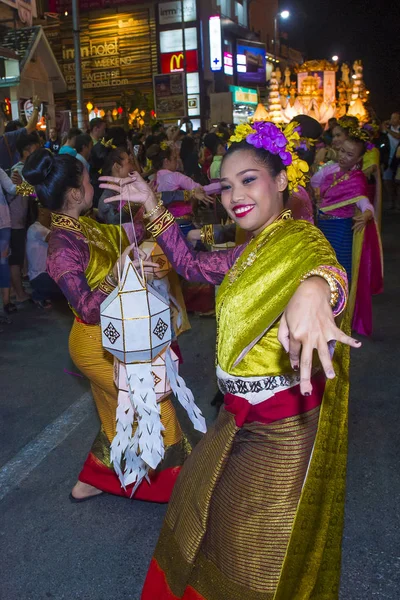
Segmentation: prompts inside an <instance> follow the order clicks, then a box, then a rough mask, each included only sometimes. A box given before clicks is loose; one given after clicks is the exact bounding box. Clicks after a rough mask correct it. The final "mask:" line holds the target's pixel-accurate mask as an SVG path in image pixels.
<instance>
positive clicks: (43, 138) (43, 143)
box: [37, 130, 47, 148]
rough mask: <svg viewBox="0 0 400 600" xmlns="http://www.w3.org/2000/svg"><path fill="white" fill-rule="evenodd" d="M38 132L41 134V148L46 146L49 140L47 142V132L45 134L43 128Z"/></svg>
mask: <svg viewBox="0 0 400 600" xmlns="http://www.w3.org/2000/svg"><path fill="white" fill-rule="evenodd" d="M37 134H38V136H39V144H40V147H41V148H44V147H45V144H46V143H47V142H46V134H45V132H44V131H42V130H39V131H38V132H37Z"/></svg>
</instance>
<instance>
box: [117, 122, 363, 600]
mask: <svg viewBox="0 0 400 600" xmlns="http://www.w3.org/2000/svg"><path fill="white" fill-rule="evenodd" d="M291 133H292V134H293V131H292V130H291ZM240 134H242V137H244V138H246V139H245V140H243V141H240ZM292 137H293V136H291V137H289V133H288V137H286V136H285V135H284V134H283V133H282V131H281V130H280V129H279V128H278V127H276V126H275V125H274V124H272V123H263V124H257V123H255V124H254V125H253V129H250V131H249V130H248V129H245V130H243V128H242V130H239V131H238V132H237V134H236V135H235V141H234V143H232V145H231V147H230V149H229V150H228V152H227V155H226V157H225V158H224V161H223V164H222V174H221V175H222V179H221V183H222V202H223V204H224V207H225V209H226V210H227V212H228V214H229V216H230V217H231V218H232V219H233V220H234V221H235V222H236V223H239V224H240V226H241V227H242V228H243V229H244V230H246V231H249V232H251V233H252V236H253V237H252V239H251V241H250V242H249V243H247V244H245V245H242V246H238V247H236V248H233V249H231V250H226V251H221V252H215V253H213V252H211V253H203V252H199V253H196V252H194V251H193V249H191V248H189V246H188V245H187V244H186V242H185V240H184V239H183V237H182V236H181V235H180V233H179V229H178V227H177V225H176V224H175V223H174V220H173V218H172V216H171V215H170V213H168V211H166V209H165V208H164V207H162V206H161V205H160V206H159V209H158V211H157V202H156V199H155V198H154V197H153V196H152V193H151V191H150V190H148V189H147V188H146V185H145V184H144V182H143V181H142V180H140V177H139V176H137V175H135V176H134V177H133V178H132V179H131V180H130V181H129V180H124V181H120V182H118V181H110V180H108V181H109V183H108V184H107V186H108V187H110V189H116V190H118V189H119V190H120V197H122V198H124V199H127V200H129V201H131V202H139V203H143V204H144V205H145V208H146V210H147V211H150V210H151V211H152V220H151V222H150V223H149V225H148V229H149V231H150V232H151V233H152V234H153V235H154V236H156V237H157V242H158V243H159V245H160V246H161V247H162V248H163V250H164V252H165V253H166V254H167V256H168V257H169V259H170V261H171V262H172V263H173V265H174V267H175V269H176V270H177V271H178V272H179V273H180V274H181V275H183V276H184V277H187V278H190V279H192V280H195V281H207V282H210V283H214V284H218V283H222V285H221V287H220V290H219V293H218V297H217V322H218V339H217V378H218V383H219V387H220V389H221V390H222V391H223V393H224V406H223V407H222V408H221V411H220V413H219V416H218V419H217V421H216V422H215V423H214V425H213V426H212V427H211V428H210V429H209V431H208V433H207V434H206V435H205V436H204V438H203V439H202V441H201V442H200V443H199V444H198V445H197V446H196V448H195V449H194V451H193V453H192V454H191V456H190V457H189V458H188V460H187V461H186V463H185V465H184V467H183V469H182V471H181V474H180V476H179V478H178V481H177V483H176V485H175V488H174V491H173V494H172V497H171V501H170V504H169V507H168V511H167V514H166V518H165V521H164V525H163V528H162V531H161V535H160V538H159V542H158V545H157V548H156V550H155V554H154V557H153V559H152V561H151V565H150V568H149V571H148V574H147V577H146V581H145V584H144V588H143V592H142V596H141V598H142V600H155V599H157V600H178V599H184V600H243V599H246V600H272V599H274V600H306V599H311V598H313V599H317V598H318V599H321V600H322V599H324V600H328V599H331V600H333V599H336V598H338V586H339V574H340V552H341V536H342V526H343V506H344V491H345V475H346V473H345V472H346V451H347V398H348V371H349V345H350V346H353V347H359V343H358V342H356V341H355V340H353V339H351V338H349V337H348V336H347V334H346V331H348V323H344V324H343V325H342V329H338V328H337V326H336V325H335V322H334V316H333V315H336V316H337V315H338V314H339V313H340V312H341V311H342V310H343V308H344V306H345V302H346V298H347V283H346V275H345V273H344V271H343V269H342V268H341V267H340V265H339V264H338V263H337V260H336V257H335V254H334V252H333V250H332V248H331V246H330V245H329V243H328V242H327V241H326V239H325V238H324V236H323V235H322V234H321V233H320V232H319V230H317V229H316V228H315V227H314V226H313V225H311V224H309V223H307V222H305V221H295V220H293V219H292V218H291V214H290V211H288V210H285V207H284V204H285V196H286V188H287V184H288V179H289V184H291V185H292V186H293V187H294V186H295V184H296V183H301V182H302V181H303V179H304V172H305V170H306V169H305V165H304V164H302V163H301V162H300V161H299V159H298V157H297V156H296V155H295V154H294V152H293V151H292V148H293V145H292V143H291V141H292ZM238 138H239V139H238ZM286 165H287V169H286V168H285V166H286ZM113 184H114V185H113ZM117 198H118V197H117ZM332 309H333V312H332ZM333 340H337V341H339V342H341V343H339V344H337V346H336V349H335V352H334V358H333V365H332V362H331V355H330V352H329V349H328V345H329V344H328V342H332V341H333ZM300 347H302V350H301V359H299V356H300ZM315 348H316V349H317V350H318V359H317V358H316V357H315V359H314V360H313V350H314V349H315ZM299 367H300V373H299Z"/></svg>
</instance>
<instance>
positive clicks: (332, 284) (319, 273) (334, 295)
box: [300, 268, 339, 307]
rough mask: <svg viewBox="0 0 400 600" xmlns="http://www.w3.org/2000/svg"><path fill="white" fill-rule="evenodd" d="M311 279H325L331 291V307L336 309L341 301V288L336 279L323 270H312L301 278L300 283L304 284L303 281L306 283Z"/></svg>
mask: <svg viewBox="0 0 400 600" xmlns="http://www.w3.org/2000/svg"><path fill="white" fill-rule="evenodd" d="M309 277H322V278H323V279H325V281H326V282H327V284H328V285H329V288H330V290H331V300H330V305H331V306H332V307H335V306H336V304H337V302H338V300H339V288H338V284H337V282H336V279H335V278H334V276H333V275H332V273H331V272H330V271H327V270H325V269H322V268H318V269H312V270H311V271H308V273H306V274H305V275H304V276H303V277H302V278H301V280H300V283H303V281H305V280H306V279H308V278H309Z"/></svg>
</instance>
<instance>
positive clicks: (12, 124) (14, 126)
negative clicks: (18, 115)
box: [4, 119, 24, 133]
mask: <svg viewBox="0 0 400 600" xmlns="http://www.w3.org/2000/svg"><path fill="white" fill-rule="evenodd" d="M23 128H24V125H23V123H22V122H21V121H19V120H18V119H15V120H14V121H9V122H8V123H7V125H6V127H5V129H4V131H5V132H6V133H10V132H11V131H19V130H20V129H23Z"/></svg>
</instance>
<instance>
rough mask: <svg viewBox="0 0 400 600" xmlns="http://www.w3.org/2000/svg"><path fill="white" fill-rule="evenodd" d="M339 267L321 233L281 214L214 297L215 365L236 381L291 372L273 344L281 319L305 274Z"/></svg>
mask: <svg viewBox="0 0 400 600" xmlns="http://www.w3.org/2000/svg"><path fill="white" fill-rule="evenodd" d="M321 265H327V266H328V265H333V266H337V267H339V264H338V262H337V259H336V256H335V253H334V251H333V249H332V247H331V246H330V244H329V243H328V242H327V240H326V238H325V237H324V236H323V234H322V233H321V232H320V231H319V229H317V228H316V227H314V226H313V225H310V224H309V223H307V222H305V221H294V220H293V219H292V218H291V216H290V211H285V212H284V213H282V215H281V216H280V217H279V218H278V219H277V220H276V221H275V222H274V223H272V224H271V225H269V226H268V227H266V228H265V229H264V231H262V232H261V233H260V234H259V235H258V236H257V237H255V238H254V239H253V240H252V241H251V242H250V243H249V244H248V246H247V247H246V249H245V250H244V252H243V253H242V254H241V256H240V257H239V258H238V260H237V261H236V263H235V264H234V266H233V267H232V269H231V271H230V272H229V273H228V275H227V276H226V277H225V279H224V281H223V283H222V285H221V287H220V290H219V293H218V296H217V321H218V364H219V365H220V367H221V368H222V369H223V370H224V371H226V372H227V373H230V374H231V375H238V376H246V377H251V376H267V375H281V374H283V373H290V372H291V366H290V361H289V357H288V355H287V354H286V352H285V351H284V349H283V348H282V347H281V345H280V343H279V342H278V339H277V330H278V326H279V317H280V316H281V314H282V312H283V311H284V309H285V307H286V306H287V304H288V302H289V300H290V298H291V297H292V296H293V294H294V292H295V291H296V289H297V287H298V286H299V284H300V279H301V278H302V276H303V275H305V274H306V273H307V272H309V271H311V270H312V269H315V268H317V267H319V266H321Z"/></svg>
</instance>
